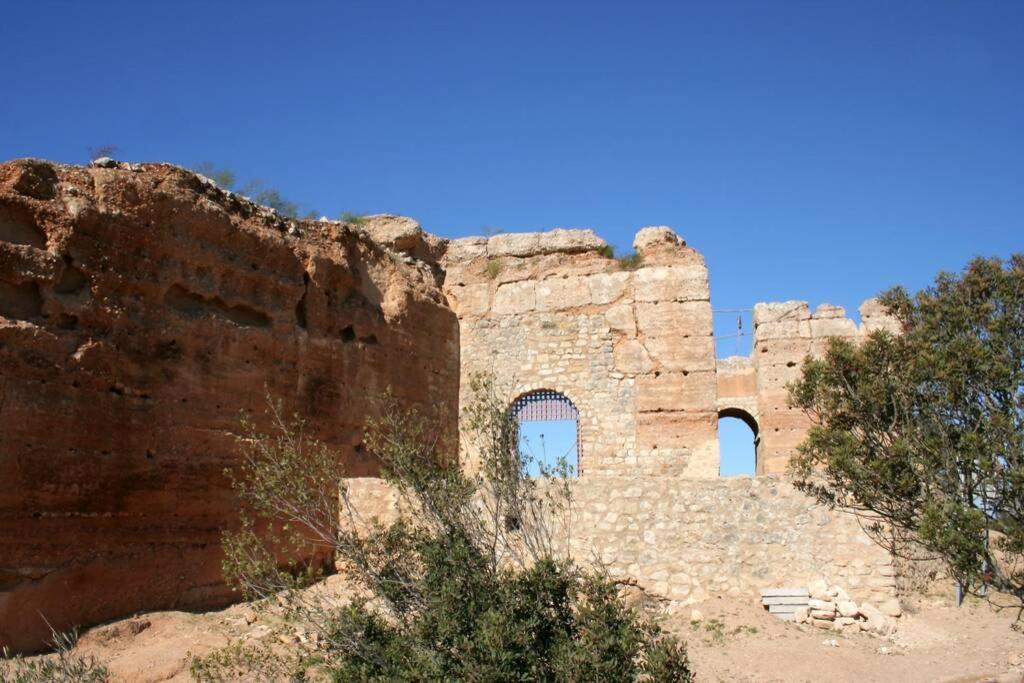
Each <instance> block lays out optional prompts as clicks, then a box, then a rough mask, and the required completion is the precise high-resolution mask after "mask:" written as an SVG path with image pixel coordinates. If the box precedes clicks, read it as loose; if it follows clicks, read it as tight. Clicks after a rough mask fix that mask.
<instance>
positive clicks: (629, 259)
mask: <svg viewBox="0 0 1024 683" xmlns="http://www.w3.org/2000/svg"><path fill="white" fill-rule="evenodd" d="M618 260H619V268H621V269H622V270H636V269H637V268H639V267H640V266H642V265H643V264H644V257H643V255H642V254H635V253H634V254H626V255H625V256H620V257H619V259H618Z"/></svg>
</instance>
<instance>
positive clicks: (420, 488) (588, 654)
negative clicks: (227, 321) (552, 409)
mask: <svg viewBox="0 0 1024 683" xmlns="http://www.w3.org/2000/svg"><path fill="white" fill-rule="evenodd" d="M492 387H493V385H492V384H491V383H489V382H486V381H477V382H474V386H473V389H474V391H475V394H476V396H477V400H476V401H475V402H474V403H473V405H471V406H470V407H469V408H468V410H467V412H466V414H465V415H464V417H465V420H466V422H467V423H468V424H469V430H468V432H469V433H470V434H472V435H473V437H472V439H473V446H472V447H473V448H474V449H475V452H476V453H477V455H478V461H479V463H480V469H479V473H478V474H475V475H469V474H467V473H466V472H465V471H464V470H463V468H461V467H460V465H459V463H458V459H457V458H456V457H454V455H455V454H454V453H453V452H452V446H451V444H449V443H447V441H446V439H444V438H443V437H440V436H438V434H437V428H436V425H435V423H433V422H432V421H430V420H427V419H425V418H424V417H423V416H421V415H419V414H417V413H416V412H415V411H408V410H403V409H402V408H401V407H400V406H399V405H398V403H397V402H395V401H394V400H391V399H386V400H384V402H383V403H382V405H381V407H380V414H381V415H382V417H381V418H380V419H379V420H377V421H375V422H373V423H372V425H371V427H370V429H369V430H368V433H367V445H368V447H369V450H370V451H371V452H372V453H374V454H375V455H376V456H377V457H379V458H380V460H381V464H382V473H383V477H384V478H385V480H386V481H387V482H389V483H390V485H391V486H392V487H393V488H394V490H395V491H396V492H397V494H398V496H399V498H400V501H401V503H400V514H399V516H398V519H397V520H396V521H394V522H393V523H390V524H382V523H380V522H377V521H371V520H366V519H365V518H363V517H362V516H361V515H360V511H359V510H358V509H357V507H356V506H355V505H354V504H353V502H352V498H351V496H350V492H349V491H348V489H347V488H346V487H345V486H344V483H343V482H342V481H341V480H340V478H339V474H338V467H337V458H336V456H335V454H334V453H333V452H332V451H331V450H330V449H328V448H325V447H324V446H322V445H320V444H316V443H315V442H313V441H310V440H308V439H305V438H303V437H302V436H301V428H300V427H298V426H296V425H295V424H289V423H286V421H284V420H282V419H281V418H280V414H279V411H275V413H274V414H275V416H276V417H275V421H276V423H277V425H278V430H277V433H276V434H275V435H274V436H272V437H267V436H264V435H262V434H259V433H256V432H250V436H249V437H248V438H247V440H246V441H245V444H246V445H245V448H244V466H243V467H242V468H241V471H239V472H238V473H237V474H236V479H235V481H236V485H237V490H238V491H239V493H240V494H241V498H242V500H243V501H244V502H245V503H246V506H247V508H248V509H251V510H252V511H253V512H255V513H256V518H254V519H253V520H248V521H247V522H246V523H245V525H244V526H243V528H242V530H241V531H240V532H235V533H230V534H227V535H226V537H225V550H226V556H227V559H226V562H225V572H226V575H227V576H228V577H229V579H230V580H231V581H232V582H233V583H234V584H235V585H236V586H238V587H239V588H241V589H242V590H243V591H244V593H245V595H246V596H247V597H249V598H264V597H270V596H274V598H275V601H274V604H283V605H285V609H286V610H287V612H288V614H289V620H288V623H303V624H306V625H308V627H309V628H312V629H314V630H315V633H316V637H315V638H311V639H309V642H310V643H311V644H310V645H307V646H304V647H295V648H292V649H290V650H289V651H287V652H275V651H273V649H272V648H263V649H261V648H259V647H256V648H253V647H244V646H235V647H234V648H229V649H227V650H224V651H221V652H218V653H215V654H214V655H213V656H210V657H206V658H202V659H197V660H195V661H194V663H193V667H192V671H193V673H194V674H195V675H196V676H197V677H199V678H213V679H216V678H225V679H230V678H232V677H237V676H240V675H257V676H259V677H266V678H274V677H282V678H293V679H299V678H302V677H304V676H309V675H313V674H314V673H319V674H320V675H326V676H328V677H330V678H332V679H333V680H340V681H357V680H358V681H365V680H376V681H385V680H387V681H392V680H397V681H434V680H486V681H505V680H543V681H593V680H600V681H637V680H657V681H689V680H691V679H692V676H691V673H690V670H689V662H688V659H687V655H686V650H685V647H684V646H683V645H682V644H681V643H679V642H678V641H677V640H676V639H675V638H673V637H671V636H668V635H665V634H663V633H662V632H661V630H660V629H659V627H658V626H656V625H654V624H652V623H650V622H648V621H647V620H645V619H644V618H642V615H640V614H639V613H638V612H636V611H635V610H634V609H633V608H631V607H628V606H626V605H625V604H624V603H623V602H622V601H621V600H620V599H619V595H618V591H617V589H616V587H615V585H614V584H613V583H612V582H611V581H609V580H608V579H607V578H606V577H604V576H603V575H602V574H600V573H598V572H594V571H589V570H587V569H584V568H582V567H579V566H577V565H575V564H574V563H573V562H572V561H571V560H570V559H569V557H568V555H567V552H566V543H567V538H566V534H567V532H568V528H569V526H568V512H569V505H570V503H571V492H570V490H569V488H568V486H569V480H568V479H567V478H565V477H564V475H565V473H566V471H567V466H566V465H565V463H564V462H563V463H561V464H559V465H558V466H556V467H555V468H553V469H552V470H548V469H546V468H542V475H541V476H540V477H538V478H530V477H527V476H525V471H526V467H527V466H528V465H529V463H528V462H523V460H522V456H520V454H519V453H518V449H517V435H518V434H517V427H516V425H515V423H514V422H513V421H512V420H511V419H510V417H509V415H508V411H507V403H505V402H504V401H503V400H500V398H499V397H498V394H497V392H494V391H493V388H492ZM339 487H340V491H341V494H340V497H339V495H338V491H339ZM258 518H262V519H264V520H274V521H273V522H272V524H271V529H270V532H269V533H264V534H260V533H256V531H255V530H256V529H257V528H258V523H256V522H257V519H258ZM314 546H318V547H320V548H326V549H329V550H330V551H332V552H333V553H334V555H335V557H336V558H337V559H338V560H339V561H340V564H341V566H342V567H343V568H344V571H345V573H346V575H347V577H348V578H350V579H351V580H352V581H354V582H355V585H357V586H358V587H359V588H360V589H361V595H362V597H361V598H359V599H356V600H354V601H353V602H351V603H349V604H347V605H343V606H337V605H336V604H334V603H333V602H332V601H331V600H330V599H326V598H324V596H323V593H322V592H320V591H317V590H315V589H309V588H304V586H305V585H306V584H307V583H308V582H309V581H311V580H313V579H314V578H315V576H316V574H317V572H316V571H315V570H314V569H312V568H311V566H310V565H296V564H292V565H289V566H286V567H284V568H280V567H278V566H277V563H276V562H275V561H274V559H273V554H272V553H271V550H270V549H271V548H277V549H278V550H280V549H282V548H286V547H290V548H293V549H295V550H300V549H305V550H306V552H307V553H308V552H309V550H310V549H311V548H312V547H314ZM314 643H315V644H314Z"/></svg>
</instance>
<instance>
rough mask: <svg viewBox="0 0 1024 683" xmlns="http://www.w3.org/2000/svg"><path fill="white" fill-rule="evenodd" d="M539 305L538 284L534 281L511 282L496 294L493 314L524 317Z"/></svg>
mask: <svg viewBox="0 0 1024 683" xmlns="http://www.w3.org/2000/svg"><path fill="white" fill-rule="evenodd" d="M536 305H537V292H536V283H535V282H533V281H532V280H521V281H519V282H509V283H508V284H505V285H502V286H500V287H498V289H497V291H495V292H494V304H493V305H492V306H491V312H492V313H494V314H496V315H522V314H523V313H529V312H531V311H533V310H534V308H535V307H536Z"/></svg>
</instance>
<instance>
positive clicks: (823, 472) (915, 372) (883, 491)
mask: <svg viewBox="0 0 1024 683" xmlns="http://www.w3.org/2000/svg"><path fill="white" fill-rule="evenodd" d="M882 302H883V303H884V304H885V306H886V307H887V308H888V309H889V311H890V312H891V313H892V314H894V315H895V316H896V317H897V318H898V320H899V321H900V323H901V324H902V327H903V333H902V334H901V335H898V336H893V335H891V334H888V333H885V332H875V333H873V334H872V335H870V337H869V338H868V339H867V341H865V342H864V343H863V344H862V345H860V346H857V345H854V344H852V343H850V342H848V341H844V340H833V341H832V342H831V344H830V346H829V348H828V351H827V353H826V354H825V357H824V358H822V359H819V360H813V359H808V360H807V362H806V363H805V365H804V371H803V376H802V378H801V379H800V380H799V381H798V382H796V383H795V384H793V385H792V386H791V387H790V401H791V403H792V405H794V406H796V407H799V408H802V409H804V410H805V411H807V412H808V413H809V414H810V415H811V417H812V418H813V419H814V421H815V425H814V426H813V427H812V428H811V429H810V431H809V433H808V436H807V439H806V440H805V442H804V443H803V444H802V445H801V446H800V448H799V454H798V456H797V457H796V458H795V459H794V460H793V461H792V463H791V467H792V471H793V473H794V474H795V475H796V477H797V484H798V486H799V487H800V488H802V489H803V490H805V491H807V492H809V493H811V494H813V495H815V496H816V497H817V498H818V499H819V500H821V501H823V502H825V503H827V504H830V505H840V506H843V507H847V508H849V509H852V510H853V511H855V512H857V513H859V514H862V515H864V516H865V517H867V522H868V528H869V530H870V531H872V533H873V534H874V535H875V538H876V539H877V540H879V541H880V542H881V543H883V544H884V545H885V546H886V547H887V548H889V549H890V550H892V551H893V552H896V553H901V554H905V553H908V552H910V549H908V548H906V547H905V546H904V545H903V544H901V542H900V541H901V538H903V537H905V536H909V537H910V538H911V539H912V540H913V541H914V549H919V550H923V551H924V552H923V553H921V558H924V557H925V556H930V557H933V558H939V559H941V560H942V561H943V563H944V564H945V565H946V567H947V569H948V571H949V572H950V573H951V575H952V576H953V577H954V578H955V579H956V580H957V581H959V582H960V583H961V584H962V585H963V586H965V587H966V588H968V589H970V590H978V589H980V588H981V587H982V586H986V587H989V588H995V589H996V590H998V591H1001V592H1002V593H1003V594H1004V595H1005V594H1009V595H1011V596H1014V597H1015V598H1016V599H1017V600H1019V601H1022V602H1024V255H1015V256H1013V257H1012V258H1011V259H1010V261H1009V262H1008V263H1006V264H1005V267H1004V264H1003V263H1002V262H1001V261H1000V260H998V259H975V260H973V261H971V263H970V264H968V266H967V268H966V270H965V271H964V272H963V273H962V274H948V273H942V274H940V275H939V276H938V277H937V279H936V281H935V285H934V286H933V287H931V288H928V289H926V290H924V291H921V292H919V293H917V294H916V295H914V296H911V295H909V294H908V293H907V292H906V291H904V290H903V289H902V288H896V289H892V290H890V291H889V292H887V293H885V294H884V295H883V297H882Z"/></svg>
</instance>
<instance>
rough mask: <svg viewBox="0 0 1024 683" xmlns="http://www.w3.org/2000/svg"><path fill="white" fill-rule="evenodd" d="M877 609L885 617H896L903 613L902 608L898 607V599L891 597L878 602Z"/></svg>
mask: <svg viewBox="0 0 1024 683" xmlns="http://www.w3.org/2000/svg"><path fill="white" fill-rule="evenodd" d="M878 611H879V612H881V613H882V614H884V615H885V616H887V617H898V616H900V615H902V614H903V608H902V607H900V601H899V600H898V599H896V598H891V599H889V600H886V601H885V602H882V603H879V605H878Z"/></svg>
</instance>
